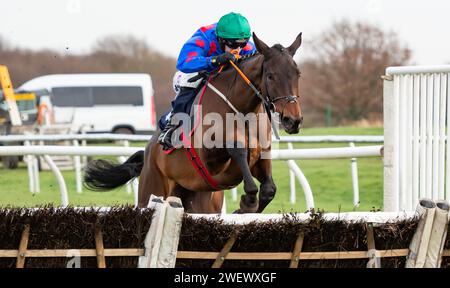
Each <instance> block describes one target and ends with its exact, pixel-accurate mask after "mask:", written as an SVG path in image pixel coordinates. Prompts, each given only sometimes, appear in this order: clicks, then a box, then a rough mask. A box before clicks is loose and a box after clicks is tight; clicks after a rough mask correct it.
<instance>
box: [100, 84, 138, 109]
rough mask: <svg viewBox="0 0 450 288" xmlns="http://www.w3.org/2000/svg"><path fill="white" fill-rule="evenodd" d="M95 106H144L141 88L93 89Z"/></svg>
mask: <svg viewBox="0 0 450 288" xmlns="http://www.w3.org/2000/svg"><path fill="white" fill-rule="evenodd" d="M92 95H93V99H94V105H133V106H142V105H144V103H143V99H142V88H141V87H123V86H122V87H93V90H92Z"/></svg>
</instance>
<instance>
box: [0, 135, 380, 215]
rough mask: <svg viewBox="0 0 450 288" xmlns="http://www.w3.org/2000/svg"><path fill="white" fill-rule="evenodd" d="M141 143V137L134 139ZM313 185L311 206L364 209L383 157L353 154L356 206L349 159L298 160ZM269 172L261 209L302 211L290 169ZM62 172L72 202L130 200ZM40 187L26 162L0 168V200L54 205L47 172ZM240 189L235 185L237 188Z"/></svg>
mask: <svg viewBox="0 0 450 288" xmlns="http://www.w3.org/2000/svg"><path fill="white" fill-rule="evenodd" d="M382 134H383V131H382V128H352V127H337V128H314V129H304V130H303V131H302V133H301V135H382ZM135 145H136V146H144V143H136V144H135ZM346 146H347V144H314V145H313V144H297V145H296V146H295V147H296V148H316V147H346ZM297 163H298V165H299V167H300V168H301V169H302V171H303V173H304V174H305V176H306V178H307V179H308V181H309V183H310V185H311V189H312V191H313V195H314V200H315V205H316V208H318V209H322V210H325V211H327V212H339V211H340V212H346V211H369V210H373V209H374V208H375V209H381V208H382V200H383V196H382V193H383V162H382V159H381V158H370V159H358V173H359V189H360V202H361V203H360V206H359V207H358V208H354V207H353V204H352V203H353V200H352V199H353V188H352V179H351V170H350V159H345V160H302V161H297ZM273 175H274V180H275V183H276V185H277V187H278V192H277V195H276V196H275V199H274V200H273V201H272V203H271V204H270V205H269V206H268V207H267V209H266V210H265V213H278V212H305V211H306V204H305V199H304V196H303V190H302V189H301V187H300V185H299V184H298V182H297V183H296V185H297V203H296V204H294V205H292V204H290V203H289V170H288V167H287V164H286V163H285V162H284V161H274V162H273ZM63 176H64V178H65V180H66V184H67V187H68V190H69V201H70V204H71V205H74V206H110V205H116V204H132V203H133V195H131V194H130V195H129V194H127V193H126V189H125V188H124V187H122V188H120V189H117V190H115V191H112V192H91V191H83V193H81V194H78V193H76V191H75V173H74V172H73V171H64V172H63ZM40 187H41V192H40V193H37V194H32V193H30V192H29V191H28V176H27V170H26V166H25V165H24V164H23V163H22V164H21V165H20V167H19V169H16V170H6V169H3V168H0V206H14V207H35V206H41V205H46V204H50V203H52V204H54V205H59V203H60V197H59V187H58V184H57V182H56V179H55V177H54V176H53V174H52V172H49V171H42V172H41V173H40ZM241 193H243V191H242V188H241V187H239V194H241ZM226 197H227V198H226V200H227V201H226V203H227V208H228V209H227V210H228V212H231V211H233V210H235V209H236V208H237V207H238V205H239V203H238V202H233V201H232V200H231V193H229V192H227V193H226Z"/></svg>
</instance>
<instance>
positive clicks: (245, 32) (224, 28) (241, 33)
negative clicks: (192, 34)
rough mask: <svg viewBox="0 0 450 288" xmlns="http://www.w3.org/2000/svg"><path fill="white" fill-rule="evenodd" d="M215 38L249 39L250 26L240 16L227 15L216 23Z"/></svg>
mask: <svg viewBox="0 0 450 288" xmlns="http://www.w3.org/2000/svg"><path fill="white" fill-rule="evenodd" d="M216 36H217V37H220V38H224V39H242V38H250V36H251V32H250V24H249V23H248V21H247V18H245V17H244V16H242V15H241V14H239V13H228V14H226V15H224V16H222V18H220V20H219V23H217V27H216Z"/></svg>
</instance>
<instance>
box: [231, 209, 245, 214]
mask: <svg viewBox="0 0 450 288" xmlns="http://www.w3.org/2000/svg"><path fill="white" fill-rule="evenodd" d="M233 214H244V212H242V210H241V209H238V210H235V211H234V212H233Z"/></svg>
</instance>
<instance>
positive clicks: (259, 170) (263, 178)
mask: <svg viewBox="0 0 450 288" xmlns="http://www.w3.org/2000/svg"><path fill="white" fill-rule="evenodd" d="M252 174H253V176H255V177H256V179H258V181H259V182H260V183H261V186H260V190H259V206H258V213H261V212H262V211H264V209H265V208H266V207H267V205H269V203H270V202H271V201H272V200H273V198H274V197H275V193H276V192H277V186H276V185H275V182H274V181H273V178H272V161H271V160H270V159H259V160H258V162H256V164H255V166H253V167H252Z"/></svg>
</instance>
